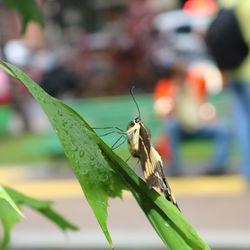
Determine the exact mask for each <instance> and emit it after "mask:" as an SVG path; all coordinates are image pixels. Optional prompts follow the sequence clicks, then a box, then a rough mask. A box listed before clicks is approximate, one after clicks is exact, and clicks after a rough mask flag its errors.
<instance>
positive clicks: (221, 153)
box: [165, 118, 231, 174]
mask: <svg viewBox="0 0 250 250" xmlns="http://www.w3.org/2000/svg"><path fill="white" fill-rule="evenodd" d="M165 128H166V130H167V135H168V138H169V141H170V145H171V149H172V161H171V164H170V171H171V172H172V173H173V174H180V173H181V158H180V143H181V140H182V139H183V137H184V138H185V137H192V138H193V137H202V138H205V139H206V138H207V139H213V140H214V143H215V148H214V156H213V158H212V162H211V168H212V169H215V170H224V168H226V167H227V164H228V157H229V145H230V137H231V136H230V129H229V127H228V126H227V125H226V124H222V123H220V124H206V125H202V126H201V127H200V128H199V129H197V130H195V131H194V132H192V133H190V132H187V131H185V130H183V128H182V127H181V124H180V122H179V121H178V120H177V119H176V118H171V119H167V120H166V122H165Z"/></svg>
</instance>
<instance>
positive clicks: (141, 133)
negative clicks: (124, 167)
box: [126, 88, 179, 209]
mask: <svg viewBox="0 0 250 250" xmlns="http://www.w3.org/2000/svg"><path fill="white" fill-rule="evenodd" d="M132 90H133V88H131V89H130V93H131V96H132V98H133V100H134V102H135V104H136V107H137V109H138V113H139V116H138V117H136V118H135V119H134V120H132V121H131V122H129V124H128V127H127V131H126V137H127V141H128V147H129V151H130V153H131V155H132V156H133V157H136V158H138V159H139V161H140V164H141V167H142V170H143V174H144V178H145V181H146V183H147V185H148V186H149V187H150V188H155V189H156V190H157V191H158V192H160V193H161V194H163V195H164V196H165V198H166V199H167V200H169V201H170V202H172V203H173V204H174V205H175V206H176V207H177V208H178V209H179V207H178V204H177V202H176V199H175V197H174V195H173V193H172V191H171V188H170V186H169V184H168V182H167V178H166V174H165V173H164V170H163V163H162V159H161V156H160V155H159V153H158V152H157V151H156V149H155V148H154V147H153V146H152V143H151V132H150V129H149V128H147V127H146V126H145V125H144V123H143V122H142V120H141V118H140V109H139V106H138V104H137V102H136V100H135V98H134V95H133V92H132Z"/></svg>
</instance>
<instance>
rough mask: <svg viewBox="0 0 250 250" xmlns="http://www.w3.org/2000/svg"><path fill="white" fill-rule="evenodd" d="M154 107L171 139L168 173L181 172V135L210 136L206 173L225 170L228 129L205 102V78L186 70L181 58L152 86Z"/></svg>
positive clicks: (177, 173)
mask: <svg viewBox="0 0 250 250" xmlns="http://www.w3.org/2000/svg"><path fill="white" fill-rule="evenodd" d="M155 100H156V101H155V110H156V113H158V115H159V116H161V117H162V118H163V120H164V126H165V130H166V135H167V138H168V140H169V143H170V155H171V159H170V173H171V174H172V175H180V174H181V173H182V169H181V164H182V163H181V158H180V143H181V140H182V139H184V138H194V137H195V138H197V137H198V138H200V137H202V138H207V139H210V138H212V139H213V140H214V143H215V148H214V155H213V158H212V162H211V166H210V167H209V168H208V169H207V172H206V173H207V174H211V175H221V174H224V173H226V167H227V164H228V154H229V140H230V130H229V127H228V126H227V125H226V124H223V123H222V122H219V121H218V120H216V111H215V108H214V106H213V105H212V104H211V103H209V102H208V100H207V96H206V86H205V81H204V79H202V78H199V77H198V78H197V77H196V76H193V75H192V74H190V73H188V70H187V68H186V66H185V64H183V63H182V62H176V63H174V64H173V65H172V67H171V68H170V70H169V72H168V73H167V74H166V76H165V77H163V78H161V79H160V80H159V81H158V82H157V84H156V87H155Z"/></svg>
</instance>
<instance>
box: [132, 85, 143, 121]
mask: <svg viewBox="0 0 250 250" xmlns="http://www.w3.org/2000/svg"><path fill="white" fill-rule="evenodd" d="M134 88H135V86H134V85H133V86H132V87H131V88H130V95H131V96H132V98H133V101H134V103H135V106H136V108H137V110H138V114H139V118H140V119H141V112H140V109H139V106H138V104H137V102H136V100H135V97H134V94H133V90H134Z"/></svg>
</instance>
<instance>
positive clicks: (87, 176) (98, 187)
mask: <svg viewBox="0 0 250 250" xmlns="http://www.w3.org/2000/svg"><path fill="white" fill-rule="evenodd" d="M0 68H2V69H3V70H6V72H7V73H9V72H10V74H11V75H12V76H14V77H16V78H18V79H20V80H21V81H22V82H23V83H24V84H25V86H26V87H27V88H28V89H29V91H30V92H31V94H32V95H33V96H34V97H35V98H36V100H37V101H38V102H39V103H40V105H41V106H42V108H43V109H44V111H45V112H46V114H47V116H48V118H49V120H50V122H51V124H52V125H53V127H54V129H55V131H56V132H57V135H58V137H59V139H60V141H61V143H62V145H63V147H64V150H65V154H66V156H67V157H68V159H69V160H70V162H71V166H72V168H73V171H74V173H75V175H76V177H77V179H78V181H79V183H80V185H81V187H82V189H83V192H84V194H85V196H86V198H87V200H88V202H89V204H90V206H91V207H92V209H93V211H94V213H95V215H96V218H97V220H98V222H99V224H100V226H101V228H102V230H103V232H104V234H105V236H106V238H107V240H108V242H109V244H110V245H111V246H112V239H111V237H110V234H109V232H108V229H107V225H106V221H107V207H108V197H116V196H118V197H121V190H122V189H123V188H124V187H125V186H124V184H123V183H122V180H121V179H120V178H119V176H118V175H117V174H116V173H115V172H114V171H113V170H112V169H111V168H110V166H109V164H108V162H107V161H106V159H105V157H104V155H103V154H102V152H101V150H100V148H99V146H98V144H97V143H96V140H97V137H96V134H95V133H94V132H93V131H92V130H90V129H89V126H88V125H87V123H86V122H85V121H83V119H82V118H81V117H80V116H79V115H78V114H76V113H75V112H74V111H73V110H72V109H71V108H69V107H68V106H67V105H65V104H64V103H62V102H61V101H59V100H57V99H55V98H53V97H51V96H49V95H48V94H47V93H46V92H45V91H44V90H42V89H41V88H40V87H39V86H38V85H37V84H36V83H35V82H33V81H32V80H31V79H30V78H29V77H28V76H27V75H25V74H24V73H23V72H22V71H20V70H19V69H17V68H15V67H14V66H13V65H10V64H6V63H5V62H1V64H0Z"/></svg>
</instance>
